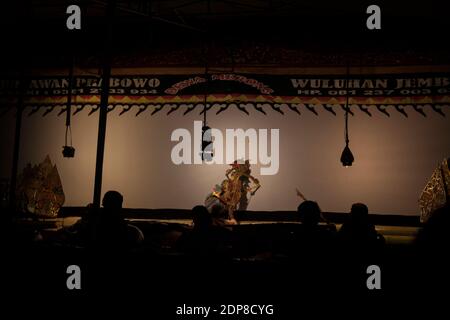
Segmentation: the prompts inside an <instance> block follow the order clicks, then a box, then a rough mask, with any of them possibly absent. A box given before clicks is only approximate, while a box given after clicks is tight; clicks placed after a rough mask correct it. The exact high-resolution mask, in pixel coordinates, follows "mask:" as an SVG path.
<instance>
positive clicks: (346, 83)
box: [345, 65, 350, 145]
mask: <svg viewBox="0 0 450 320" xmlns="http://www.w3.org/2000/svg"><path fill="white" fill-rule="evenodd" d="M349 75H350V68H349V66H348V65H347V74H346V76H345V144H346V145H348V143H349V142H350V141H349V139H348V78H349Z"/></svg>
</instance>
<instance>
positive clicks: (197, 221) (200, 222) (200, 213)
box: [192, 206, 212, 229]
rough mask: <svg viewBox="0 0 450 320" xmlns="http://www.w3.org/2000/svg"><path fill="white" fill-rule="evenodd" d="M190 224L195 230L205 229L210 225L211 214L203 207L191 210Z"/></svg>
mask: <svg viewBox="0 0 450 320" xmlns="http://www.w3.org/2000/svg"><path fill="white" fill-rule="evenodd" d="M192 222H193V223H194V228H195V229H207V228H209V227H210V226H211V225H212V218H211V214H210V213H209V212H208V209H206V207H205V206H195V207H194V208H192Z"/></svg>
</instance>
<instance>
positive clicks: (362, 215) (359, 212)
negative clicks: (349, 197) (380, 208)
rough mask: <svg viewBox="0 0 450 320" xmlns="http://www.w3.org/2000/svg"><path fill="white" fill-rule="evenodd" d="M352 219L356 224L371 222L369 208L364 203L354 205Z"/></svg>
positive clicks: (351, 213) (351, 211) (351, 212)
mask: <svg viewBox="0 0 450 320" xmlns="http://www.w3.org/2000/svg"><path fill="white" fill-rule="evenodd" d="M350 217H351V219H352V220H353V221H355V222H367V221H368V220H369V208H367V206H366V205H365V204H364V203H354V204H353V205H352V208H351V210H350Z"/></svg>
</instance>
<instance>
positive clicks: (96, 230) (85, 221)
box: [69, 191, 144, 250]
mask: <svg viewBox="0 0 450 320" xmlns="http://www.w3.org/2000/svg"><path fill="white" fill-rule="evenodd" d="M122 204H123V196H122V195H121V194H120V193H119V192H117V191H108V192H106V193H105V195H104V196H103V200H102V206H103V208H94V207H93V206H92V205H89V206H88V210H87V212H86V214H85V215H84V216H83V217H82V219H81V220H80V221H78V222H77V223H76V224H75V225H74V226H73V227H72V228H70V230H69V232H70V233H72V234H74V235H75V240H76V241H78V242H79V243H80V244H81V245H84V246H89V247H91V248H98V249H105V250H109V249H112V250H115V249H130V248H134V247H136V246H138V245H139V244H141V243H142V242H143V240H144V235H143V233H142V231H141V230H140V229H139V228H137V227H136V226H134V225H131V224H128V223H127V221H126V220H125V218H124V216H123V212H122Z"/></svg>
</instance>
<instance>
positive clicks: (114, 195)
mask: <svg viewBox="0 0 450 320" xmlns="http://www.w3.org/2000/svg"><path fill="white" fill-rule="evenodd" d="M122 203H123V196H122V195H121V194H120V193H119V192H117V191H108V192H106V193H105V195H104V196H103V201H102V205H103V207H104V208H105V209H106V210H120V209H122Z"/></svg>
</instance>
